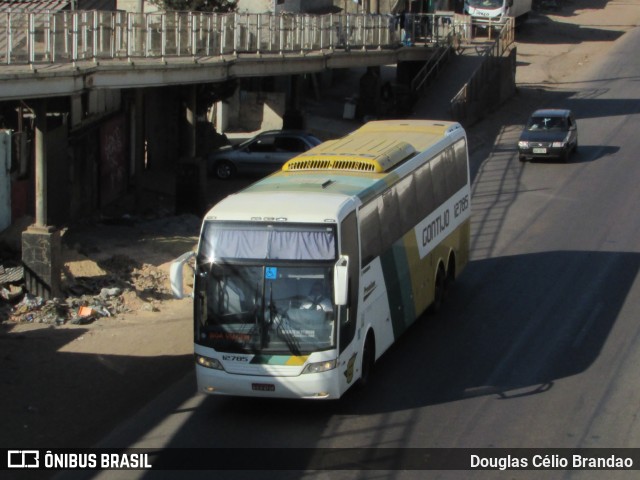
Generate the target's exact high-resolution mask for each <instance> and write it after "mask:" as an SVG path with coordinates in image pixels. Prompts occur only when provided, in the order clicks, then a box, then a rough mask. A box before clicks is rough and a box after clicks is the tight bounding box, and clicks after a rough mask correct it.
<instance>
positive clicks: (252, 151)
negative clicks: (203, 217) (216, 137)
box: [207, 130, 322, 180]
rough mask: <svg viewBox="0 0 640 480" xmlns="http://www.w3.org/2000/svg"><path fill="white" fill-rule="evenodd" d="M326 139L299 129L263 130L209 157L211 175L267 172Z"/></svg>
mask: <svg viewBox="0 0 640 480" xmlns="http://www.w3.org/2000/svg"><path fill="white" fill-rule="evenodd" d="M320 143H322V141H321V140H320V139H319V138H317V137H315V136H314V135H311V134H310V133H307V132H303V131H297V130H272V131H267V132H262V133H260V134H259V135H256V136H255V137H253V138H251V139H249V140H247V141H245V142H243V143H240V144H238V145H230V146H226V147H222V148H220V149H219V150H216V151H215V152H213V153H211V154H210V155H209V157H208V159H207V171H208V173H209V174H210V175H215V176H216V177H218V178H220V179H223V180H226V179H228V178H231V177H233V176H234V175H244V174H251V175H266V174H267V173H271V172H274V171H276V170H278V169H279V168H281V167H282V165H284V163H285V162H286V161H287V160H289V159H290V158H293V157H295V156H296V155H298V154H300V153H303V152H306V151H307V150H309V149H310V148H313V147H315V146H316V145H319V144H320Z"/></svg>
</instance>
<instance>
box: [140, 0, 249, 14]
mask: <svg viewBox="0 0 640 480" xmlns="http://www.w3.org/2000/svg"><path fill="white" fill-rule="evenodd" d="M148 1H149V3H151V4H153V5H156V6H157V7H158V8H159V9H160V10H164V11H168V12H169V11H170V12H215V13H229V12H234V11H235V10H236V8H237V7H238V0H148Z"/></svg>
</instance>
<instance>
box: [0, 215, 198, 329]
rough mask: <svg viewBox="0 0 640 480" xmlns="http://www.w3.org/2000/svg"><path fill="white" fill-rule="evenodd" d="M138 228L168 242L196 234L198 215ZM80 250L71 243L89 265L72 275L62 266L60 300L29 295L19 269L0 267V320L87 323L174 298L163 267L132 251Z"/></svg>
mask: <svg viewBox="0 0 640 480" xmlns="http://www.w3.org/2000/svg"><path fill="white" fill-rule="evenodd" d="M138 226H139V227H140V228H141V229H143V231H145V232H147V233H148V232H150V231H153V233H154V235H159V236H158V237H155V238H158V239H159V240H160V241H161V242H166V239H167V237H169V236H171V235H176V234H178V235H182V236H183V237H184V236H189V237H191V236H194V235H197V231H198V228H199V219H197V218H195V217H194V218H181V217H171V218H165V219H155V220H153V222H144V223H139V224H138ZM144 245H145V246H144V247H141V248H146V249H151V248H150V246H149V244H148V243H145V244H144ZM94 248H95V246H94ZM79 249H80V250H81V249H82V247H81V246H80V245H74V247H72V250H73V251H74V252H73V253H74V254H75V257H76V258H82V259H83V260H82V262H83V263H86V264H88V265H89V266H88V267H87V265H83V271H85V272H87V273H88V274H89V276H76V275H75V274H74V273H73V272H72V270H73V268H70V267H71V266H72V265H71V264H65V266H64V268H63V277H62V295H63V298H54V299H51V300H44V299H43V298H42V297H37V296H34V295H31V294H30V293H28V292H26V290H25V289H24V286H23V281H24V279H23V272H22V267H19V266H15V267H11V268H4V267H2V266H0V322H11V323H42V324H49V325H52V326H60V325H65V324H80V325H85V324H89V323H92V322H94V321H96V320H98V319H100V318H108V317H114V316H117V315H119V314H122V313H125V312H134V311H159V310H160V307H161V302H162V301H164V300H167V299H169V298H172V294H171V288H170V285H169V278H168V271H167V268H166V266H165V267H164V268H163V267H162V266H155V265H152V264H150V263H145V262H143V261H141V260H139V259H134V258H132V257H131V255H135V254H130V255H126V254H122V253H116V254H113V255H110V256H107V257H106V258H104V255H102V256H101V257H100V258H101V259H99V260H92V259H90V258H89V257H87V256H85V255H83V254H81V253H79V252H78V250H79ZM96 250H99V249H97V248H96ZM100 253H102V254H104V252H100ZM140 258H144V257H143V256H142V255H141V256H140ZM0 263H2V262H0ZM5 264H6V263H5ZM76 273H77V271H76Z"/></svg>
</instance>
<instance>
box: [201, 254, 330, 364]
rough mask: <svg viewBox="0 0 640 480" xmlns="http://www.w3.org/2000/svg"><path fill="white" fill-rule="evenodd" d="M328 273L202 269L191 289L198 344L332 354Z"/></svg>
mask: <svg viewBox="0 0 640 480" xmlns="http://www.w3.org/2000/svg"><path fill="white" fill-rule="evenodd" d="M331 272H332V267H331V266H310V265H307V266H265V265H233V264H216V263H212V264H210V265H209V266H208V267H207V266H205V265H202V266H201V267H199V274H198V275H197V276H196V285H195V287H196V292H197V297H196V306H195V308H196V311H195V314H196V342H197V343H199V344H201V345H206V346H209V347H212V348H214V349H216V350H218V351H221V352H242V353H249V352H252V353H269V354H293V355H301V354H305V353H306V354H308V353H311V352H314V351H319V350H326V349H329V348H333V346H334V345H335V333H334V331H335V328H334V325H335V316H336V315H335V308H334V305H333V303H332V300H331V298H332V296H331V291H332V279H333V277H332V275H331Z"/></svg>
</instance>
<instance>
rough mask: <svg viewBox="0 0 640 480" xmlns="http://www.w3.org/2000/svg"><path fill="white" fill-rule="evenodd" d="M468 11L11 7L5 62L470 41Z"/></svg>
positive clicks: (0, 34) (4, 31) (4, 30)
mask: <svg viewBox="0 0 640 480" xmlns="http://www.w3.org/2000/svg"><path fill="white" fill-rule="evenodd" d="M470 22H471V20H470V18H469V17H467V16H463V15H456V14H454V13H453V12H441V13H435V14H420V15H418V14H407V15H406V16H405V17H404V18H400V17H398V16H392V15H371V14H327V15H307V14H278V15H276V14H270V13H264V14H248V13H232V14H215V13H203V12H158V13H130V12H123V11H96V10H88V11H79V10H74V11H56V12H53V11H36V12H34V11H29V12H27V11H12V10H10V11H6V12H1V13H0V65H2V64H4V65H36V64H43V63H45V64H46V63H75V62H79V61H86V60H93V61H96V62H97V61H100V60H115V59H120V60H128V61H133V60H134V59H137V58H141V57H142V58H160V59H163V60H168V59H170V58H172V57H193V58H194V60H196V61H197V59H198V58H201V57H216V56H218V57H220V56H225V55H238V54H241V53H253V54H262V53H264V54H267V53H270V54H273V53H278V54H285V53H291V52H293V53H303V54H304V53H308V52H313V51H323V50H333V49H344V50H353V49H363V50H370V49H389V48H398V47H401V46H403V45H404V46H423V45H450V44H451V42H452V41H453V42H458V43H459V42H464V41H466V40H468V39H469V35H470V32H471V31H472V28H470V27H471V25H470Z"/></svg>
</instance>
